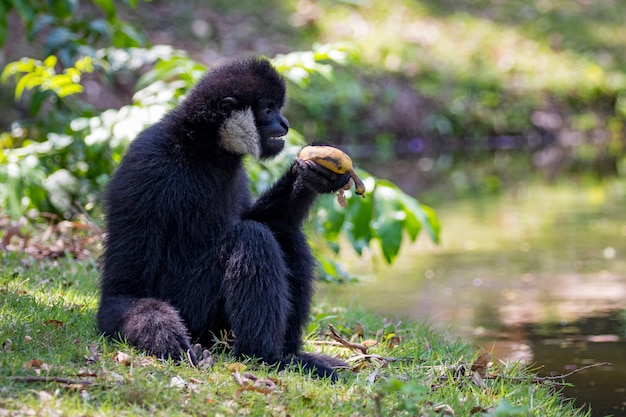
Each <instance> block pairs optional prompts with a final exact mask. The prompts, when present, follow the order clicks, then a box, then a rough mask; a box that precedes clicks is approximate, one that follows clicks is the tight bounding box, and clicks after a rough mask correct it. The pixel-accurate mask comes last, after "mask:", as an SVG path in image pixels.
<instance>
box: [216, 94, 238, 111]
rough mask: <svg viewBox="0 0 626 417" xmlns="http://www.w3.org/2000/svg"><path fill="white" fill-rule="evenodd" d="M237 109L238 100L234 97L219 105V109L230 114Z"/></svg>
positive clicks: (224, 100) (225, 99) (224, 99)
mask: <svg viewBox="0 0 626 417" xmlns="http://www.w3.org/2000/svg"><path fill="white" fill-rule="evenodd" d="M235 107H237V99H236V98H234V97H225V98H223V99H221V100H220V102H219V103H218V104H217V108H218V109H219V110H220V111H223V112H229V111H231V110H233V109H234V108H235Z"/></svg>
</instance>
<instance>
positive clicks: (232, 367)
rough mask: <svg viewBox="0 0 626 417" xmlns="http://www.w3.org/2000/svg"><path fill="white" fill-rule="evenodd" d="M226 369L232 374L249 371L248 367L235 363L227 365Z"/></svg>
mask: <svg viewBox="0 0 626 417" xmlns="http://www.w3.org/2000/svg"><path fill="white" fill-rule="evenodd" d="M226 369H228V370H229V371H230V372H243V371H245V370H246V369H248V367H247V366H246V365H244V364H243V363H239V362H234V363H228V364H226Z"/></svg>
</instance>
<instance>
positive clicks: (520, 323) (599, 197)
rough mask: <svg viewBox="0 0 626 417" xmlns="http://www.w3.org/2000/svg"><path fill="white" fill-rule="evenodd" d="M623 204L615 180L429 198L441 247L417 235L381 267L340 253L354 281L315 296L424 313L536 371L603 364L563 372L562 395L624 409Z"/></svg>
mask: <svg viewBox="0 0 626 417" xmlns="http://www.w3.org/2000/svg"><path fill="white" fill-rule="evenodd" d="M625 204H626V185H625V184H620V183H618V182H612V183H611V184H605V185H602V186H600V185H594V186H584V185H572V184H570V185H551V186H548V185H519V186H518V187H516V188H515V189H512V190H509V191H508V192H507V193H504V194H501V195H498V196H491V197H487V198H485V197H483V198H476V199H472V200H463V201H459V202H452V203H450V202H448V203H446V205H445V206H443V207H435V209H436V210H437V212H438V214H439V217H440V220H441V223H442V245H440V246H435V245H433V244H432V243H430V242H428V241H427V239H426V238H424V239H420V240H419V241H418V242H417V243H416V244H414V245H411V246H410V247H406V248H403V251H402V253H401V256H400V258H399V259H398V261H397V262H396V263H395V264H394V265H392V266H387V265H385V264H384V262H382V260H380V259H377V257H376V256H374V257H371V258H370V259H357V258H352V257H350V256H343V254H342V259H349V260H348V261H347V264H348V269H349V270H350V272H351V273H353V274H354V275H355V276H358V277H359V278H360V281H359V282H358V283H356V284H349V285H346V286H341V287H337V286H328V285H320V293H321V296H322V297H323V298H324V299H326V300H329V301H330V302H335V303H356V304H357V305H359V306H360V307H364V308H370V309H373V310H376V311H378V312H380V313H381V314H386V315H395V316H400V317H402V316H410V317H412V318H414V319H417V320H426V321H428V322H431V323H432V324H433V326H435V327H437V328H441V329H444V330H447V331H449V332H450V333H451V334H452V335H453V336H458V337H461V338H463V339H466V340H473V341H474V342H475V343H476V344H477V345H478V346H481V347H483V348H484V349H486V350H488V351H490V352H492V356H493V357H494V360H498V359H501V360H519V361H523V362H524V363H526V364H528V365H533V367H540V369H539V374H540V375H562V374H566V373H568V372H570V371H572V370H573V369H575V368H580V367H583V366H586V365H589V364H592V363H595V362H610V363H611V366H602V367H598V368H593V369H588V370H586V371H584V372H581V373H578V374H576V375H574V376H572V377H568V378H567V382H570V383H572V384H574V387H568V388H565V389H564V391H563V395H564V396H565V397H567V398H574V399H575V403H576V404H577V405H578V406H581V407H583V406H585V405H587V404H591V405H592V410H593V416H594V417H595V416H604V415H610V414H612V415H615V416H626V213H625V210H624V207H625ZM346 252H347V251H346Z"/></svg>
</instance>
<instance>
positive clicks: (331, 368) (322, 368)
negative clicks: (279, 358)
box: [279, 352, 350, 383]
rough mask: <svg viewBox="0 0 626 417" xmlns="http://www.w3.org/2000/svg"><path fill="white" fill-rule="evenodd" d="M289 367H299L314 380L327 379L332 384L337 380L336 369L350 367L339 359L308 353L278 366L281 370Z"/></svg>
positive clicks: (293, 357) (289, 359)
mask: <svg viewBox="0 0 626 417" xmlns="http://www.w3.org/2000/svg"><path fill="white" fill-rule="evenodd" d="M289 365H295V366H299V367H301V368H302V370H303V371H304V373H305V374H306V373H308V372H310V373H311V375H313V376H315V377H316V378H321V379H325V378H329V379H330V380H331V381H332V382H333V383H334V382H337V380H338V379H339V375H338V374H337V372H336V371H337V370H338V369H350V366H349V365H348V364H347V363H345V362H344V361H342V360H340V359H337V358H333V357H331V356H327V355H322V354H320V353H308V352H307V353H300V354H298V355H295V356H291V357H290V358H288V359H286V363H285V364H282V363H281V364H280V365H279V369H281V370H282V369H284V368H285V367H287V366H289Z"/></svg>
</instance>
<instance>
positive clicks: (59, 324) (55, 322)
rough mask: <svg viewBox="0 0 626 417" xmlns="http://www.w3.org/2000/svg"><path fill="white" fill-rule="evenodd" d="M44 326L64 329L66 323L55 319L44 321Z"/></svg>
mask: <svg viewBox="0 0 626 417" xmlns="http://www.w3.org/2000/svg"><path fill="white" fill-rule="evenodd" d="M42 324H43V325H44V326H49V325H52V326H56V327H63V326H64V325H65V323H64V322H62V321H60V320H54V319H52V320H44V321H43V322H42Z"/></svg>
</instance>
